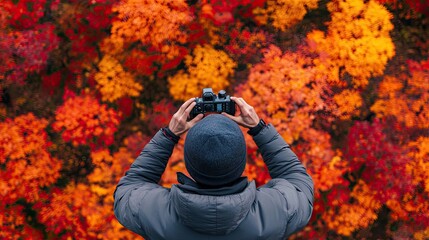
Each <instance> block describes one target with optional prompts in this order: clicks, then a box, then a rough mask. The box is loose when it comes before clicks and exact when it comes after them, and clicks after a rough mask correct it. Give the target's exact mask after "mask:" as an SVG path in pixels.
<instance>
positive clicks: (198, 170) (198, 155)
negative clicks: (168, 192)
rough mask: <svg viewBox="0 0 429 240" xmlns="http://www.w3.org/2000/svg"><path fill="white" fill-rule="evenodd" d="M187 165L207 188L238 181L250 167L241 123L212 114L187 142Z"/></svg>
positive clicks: (196, 128)
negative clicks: (247, 161) (247, 164)
mask: <svg viewBox="0 0 429 240" xmlns="http://www.w3.org/2000/svg"><path fill="white" fill-rule="evenodd" d="M184 150H185V153H184V156H185V165H186V169H187V170H188V172H189V174H190V175H191V176H192V178H193V179H194V180H195V181H196V182H197V183H200V184H203V185H207V186H221V185H226V184H228V183H231V182H233V181H234V180H236V179H238V178H239V177H240V176H241V174H242V173H243V171H244V167H245V165H246V142H245V140H244V136H243V133H242V132H241V130H240V128H239V127H238V125H237V123H235V122H234V121H232V120H231V119H229V118H227V117H225V116H222V115H220V114H211V115H208V116H206V117H204V118H203V119H202V120H201V121H199V122H198V123H197V124H195V125H194V126H193V127H192V128H191V129H190V130H189V132H188V134H187V136H186V140H185V149H184Z"/></svg>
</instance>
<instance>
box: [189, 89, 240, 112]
mask: <svg viewBox="0 0 429 240" xmlns="http://www.w3.org/2000/svg"><path fill="white" fill-rule="evenodd" d="M195 102H196V103H197V104H196V105H195V106H194V108H193V109H192V110H191V112H190V113H189V117H190V118H191V119H193V118H194V117H196V116H197V115H198V114H200V113H202V114H205V113H210V112H213V113H221V112H226V113H228V114H230V115H234V114H235V102H234V101H232V100H231V98H230V96H229V95H226V91H225V90H220V91H219V93H218V94H217V95H216V94H214V93H213V90H212V89H211V88H204V89H203V95H202V96H201V98H195Z"/></svg>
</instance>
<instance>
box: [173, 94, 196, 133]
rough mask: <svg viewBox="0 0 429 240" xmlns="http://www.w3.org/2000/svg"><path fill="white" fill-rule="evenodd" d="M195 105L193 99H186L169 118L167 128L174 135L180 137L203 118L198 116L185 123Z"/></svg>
mask: <svg viewBox="0 0 429 240" xmlns="http://www.w3.org/2000/svg"><path fill="white" fill-rule="evenodd" d="M195 104H196V103H195V98H190V99H188V100H187V101H186V102H185V103H183V104H182V106H181V107H180V108H179V110H178V111H177V112H176V113H175V114H174V115H173V117H172V118H171V120H170V123H169V124H168V128H169V129H170V130H171V131H172V132H173V133H174V134H175V135H177V136H180V135H182V134H183V133H185V132H186V131H188V130H189V129H190V128H191V127H193V126H194V125H195V124H196V123H197V122H198V121H200V120H201V119H202V118H203V117H204V115H203V114H198V115H197V116H196V117H195V118H194V119H192V120H191V121H189V122H188V121H187V119H188V118H189V113H190V112H191V110H192V108H193V107H194V106H195Z"/></svg>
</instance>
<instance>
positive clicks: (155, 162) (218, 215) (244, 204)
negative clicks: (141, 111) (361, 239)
mask: <svg viewBox="0 0 429 240" xmlns="http://www.w3.org/2000/svg"><path fill="white" fill-rule="evenodd" d="M254 141H255V143H256V144H257V145H258V147H259V150H260V152H261V154H262V157H263V159H264V161H265V163H266V164H267V167H268V170H269V172H270V175H271V177H272V180H271V181H270V182H268V183H267V184H265V185H264V186H261V187H259V188H256V187H255V183H254V182H250V183H247V182H246V183H245V187H244V189H243V190H242V191H240V192H234V193H230V194H227V195H219V194H210V195H208V194H201V193H198V192H197V193H195V192H189V191H186V189H184V188H183V187H182V186H181V185H180V184H179V185H173V187H172V188H171V189H169V188H164V187H162V186H160V185H158V184H157V183H158V182H159V180H160V177H161V175H162V173H163V172H164V170H165V166H166V164H167V162H168V159H169V157H170V156H171V153H172V150H173V148H174V142H173V141H171V140H170V139H168V138H167V137H165V136H164V135H163V134H162V132H161V131H160V132H158V133H157V134H156V135H155V136H154V137H153V139H152V140H151V141H150V143H149V144H147V145H146V146H145V148H144V149H143V151H142V152H141V154H140V156H139V157H138V158H137V159H136V161H135V162H134V163H133V164H132V166H131V168H130V170H129V171H128V172H127V173H126V175H125V176H124V177H123V178H122V179H121V180H120V182H119V184H118V186H117V189H116V191H115V195H114V197H115V204H114V210H115V215H116V217H117V218H118V220H119V221H120V222H121V223H122V224H123V225H124V226H125V227H127V228H128V229H130V230H132V231H134V232H136V233H138V234H140V235H142V236H143V237H145V238H146V239H285V238H287V236H289V235H290V234H292V233H293V232H296V231H297V230H299V229H301V228H302V227H304V226H305V225H306V224H307V223H308V221H309V219H310V217H311V213H312V209H313V182H312V179H311V178H310V176H309V175H308V174H307V172H306V170H305V168H304V166H303V165H302V164H301V163H300V161H299V160H298V159H297V157H296V155H295V154H294V153H293V152H292V151H291V150H290V148H289V146H288V145H287V144H286V143H285V142H284V140H283V139H282V138H281V136H280V135H279V134H278V133H277V131H276V130H275V129H274V127H273V126H272V125H268V126H267V127H266V128H264V129H263V130H262V131H261V132H260V133H259V134H258V135H256V136H255V137H254Z"/></svg>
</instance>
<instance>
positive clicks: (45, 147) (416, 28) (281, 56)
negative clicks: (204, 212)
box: [0, 0, 429, 239]
mask: <svg viewBox="0 0 429 240" xmlns="http://www.w3.org/2000/svg"><path fill="white" fill-rule="evenodd" d="M428 6H429V4H428V2H427V1H409V0H368V1H367V0H329V1H317V0H294V1H285V0H282V1H274V0H234V1H226V0H202V1H185V0H179V1H170V0H125V1H119V0H95V1H77V0H69V1H58V0H52V1H46V0H37V1H30V0H4V1H1V2H0V62H1V64H0V198H1V203H0V239H136V238H138V236H136V235H135V234H133V233H132V232H130V231H129V230H127V229H125V228H124V227H123V226H121V224H120V223H119V222H118V221H117V220H116V218H115V216H114V213H113V193H114V191H115V187H116V184H117V183H118V181H119V179H120V177H121V176H123V175H124V174H125V172H126V171H127V169H128V168H129V167H130V164H131V163H132V162H133V161H134V159H135V158H136V157H137V156H138V155H139V153H140V152H141V150H142V148H143V147H144V146H145V144H146V143H147V142H148V141H149V140H150V138H151V137H152V136H153V135H154V134H155V133H156V131H158V130H159V129H160V128H161V127H164V126H166V125H168V123H169V120H170V118H171V116H172V115H173V114H174V112H175V111H176V110H177V108H178V107H179V106H180V105H181V103H183V101H185V100H187V99H189V98H192V97H199V96H201V91H202V88H204V87H211V88H213V90H214V91H216V92H217V91H219V90H221V89H225V90H227V92H228V93H229V94H230V95H233V96H239V97H243V98H244V99H245V100H246V102H247V103H249V104H250V105H252V106H253V107H254V108H255V109H256V111H257V112H258V114H259V116H260V117H261V118H263V119H264V120H265V121H266V122H268V123H272V124H273V125H274V126H275V127H276V129H277V130H278V131H279V133H280V134H281V136H282V137H283V138H284V139H285V140H286V141H287V142H288V143H289V144H290V145H291V147H292V149H293V150H294V152H295V153H296V154H297V155H298V157H299V159H300V160H301V161H302V163H303V164H304V165H305V167H306V168H307V170H308V172H309V173H310V175H311V176H312V177H313V180H314V183H315V203H314V211H313V216H312V218H311V221H310V222H309V224H308V225H307V226H306V227H305V228H304V229H302V230H301V231H300V232H298V233H296V234H295V235H293V236H292V237H291V238H292V239H386V238H388V239H394V238H396V239H428V238H429V215H428V214H427V213H428V212H429V180H428V179H429V115H428V112H429V109H428V108H429V105H428V103H429V41H428V40H427V38H428V37H429V36H428V34H427V31H425V30H427V29H428V27H429V21H428V20H429V18H428V16H429V15H428V14H429V11H428ZM246 130H247V129H243V133H244V134H245V136H246V140H247V144H248V146H247V153H248V154H247V155H248V157H247V165H246V169H245V172H244V175H246V176H247V177H248V178H249V180H254V181H256V183H257V185H259V186H260V185H262V184H265V183H266V182H268V181H269V180H270V179H271V178H270V175H269V173H268V170H267V168H266V166H265V164H264V161H263V159H262V158H261V156H260V153H259V152H258V149H257V147H256V145H255V144H254V142H253V141H252V139H251V137H250V135H248V134H246ZM185 139H186V136H182V137H181V139H180V141H179V143H178V144H177V145H176V147H175V149H174V152H173V154H172V156H171V159H170V161H169V163H168V165H167V167H166V170H165V173H164V175H163V176H162V179H161V181H160V184H162V185H163V186H165V187H170V186H172V185H173V184H176V183H177V179H176V172H184V173H185V174H186V173H187V172H186V168H185V165H184V162H183V146H184V140H185Z"/></svg>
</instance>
